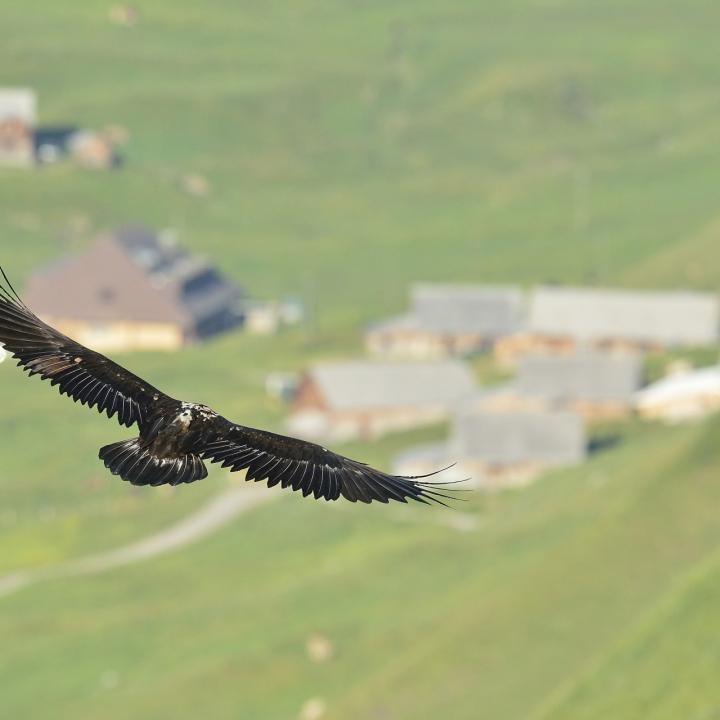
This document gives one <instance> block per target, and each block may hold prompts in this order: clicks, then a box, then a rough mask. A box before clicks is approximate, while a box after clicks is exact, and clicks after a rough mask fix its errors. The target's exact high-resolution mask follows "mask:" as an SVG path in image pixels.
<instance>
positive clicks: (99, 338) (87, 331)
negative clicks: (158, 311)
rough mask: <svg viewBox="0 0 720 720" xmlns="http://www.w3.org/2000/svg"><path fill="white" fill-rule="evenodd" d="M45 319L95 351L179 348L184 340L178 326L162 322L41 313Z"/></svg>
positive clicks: (171, 349) (172, 349)
mask: <svg viewBox="0 0 720 720" xmlns="http://www.w3.org/2000/svg"><path fill="white" fill-rule="evenodd" d="M43 319H44V320H45V322H47V323H49V324H50V325H52V326H53V327H54V328H56V329H57V330H59V331H60V332H61V333H64V334H65V335H68V336H69V337H71V338H73V339H74V340H76V341H77V342H79V343H81V344H82V345H85V346H87V347H89V348H90V349H92V350H97V351H99V352H109V351H122V352H127V351H132V350H166V351H174V350H179V349H180V348H181V347H182V346H183V344H184V336H183V331H182V329H181V328H180V327H178V326H176V325H171V324H164V323H135V322H98V323H87V322H80V321H77V320H69V319H66V318H53V317H47V316H45V317H44V318H43Z"/></svg>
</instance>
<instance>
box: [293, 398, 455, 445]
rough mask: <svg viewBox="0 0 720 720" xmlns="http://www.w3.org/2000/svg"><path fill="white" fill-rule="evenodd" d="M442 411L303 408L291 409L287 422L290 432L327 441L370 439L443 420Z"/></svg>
mask: <svg viewBox="0 0 720 720" xmlns="http://www.w3.org/2000/svg"><path fill="white" fill-rule="evenodd" d="M448 416H449V412H448V410H447V409H446V408H433V407H426V408H415V407H413V408H382V409H364V410H344V411H337V410H336V411H333V410H325V409H322V408H320V407H317V406H315V407H313V406H311V405H306V406H304V407H298V406H297V404H296V405H295V407H294V410H293V412H292V413H291V414H290V417H289V419H288V427H289V429H290V430H292V431H293V432H297V433H298V434H300V435H302V436H304V437H308V438H317V439H321V438H323V439H327V440H335V441H339V440H352V439H355V438H363V439H373V438H377V437H381V436H382V435H386V434H388V433H390V432H397V431H400V430H409V429H411V428H416V427H421V426H423V425H429V424H432V423H435V422H442V421H443V420H447V419H448Z"/></svg>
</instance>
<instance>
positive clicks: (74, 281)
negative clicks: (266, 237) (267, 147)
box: [25, 226, 243, 351]
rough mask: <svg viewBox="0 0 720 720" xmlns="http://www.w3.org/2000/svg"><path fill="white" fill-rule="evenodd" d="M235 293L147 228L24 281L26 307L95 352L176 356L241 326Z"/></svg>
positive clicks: (123, 233) (129, 230)
mask: <svg viewBox="0 0 720 720" xmlns="http://www.w3.org/2000/svg"><path fill="white" fill-rule="evenodd" d="M242 297H243V296H242V292H241V291H240V290H239V289H238V288H237V287H236V286H235V285H233V284H232V283H230V282H228V281H227V280H226V279H225V278H223V277H222V276H221V275H220V274H219V273H218V271H217V270H215V269H214V268H213V267H211V266H210V265H209V264H208V263H207V262H206V261H205V260H203V259H202V258H199V257H196V256H193V255H190V254H189V253H188V252H186V251H185V250H183V249H182V248H181V247H179V246H178V245H177V244H176V243H175V242H174V241H172V240H171V239H168V238H165V237H162V236H160V235H158V234H156V233H155V232H153V231H151V230H148V229H147V228H144V227H140V226H128V227H124V228H121V229H119V230H117V231H116V232H114V233H111V234H109V235H106V236H102V237H100V238H98V240H97V241H96V242H95V243H94V244H92V245H91V246H90V247H89V248H88V249H87V250H86V251H85V252H83V253H81V254H79V255H75V256H72V257H68V258H65V259H63V260H61V261H59V262H57V263H55V264H53V265H52V266H50V267H48V268H46V269H45V270H42V271H39V272H36V273H35V274H34V275H33V276H32V277H31V279H30V281H29V284H28V287H27V290H26V293H25V301H26V302H27V304H28V305H29V306H30V307H31V308H32V309H33V310H34V311H35V312H36V313H38V315H40V316H41V317H42V318H43V319H44V320H46V321H47V322H49V323H50V324H52V325H53V326H55V327H56V328H58V330H60V331H61V332H63V333H65V334H66V335H69V336H70V337H72V338H74V339H76V340H78V341H79V342H81V343H83V344H85V345H87V346H89V347H91V348H94V349H96V350H102V351H107V350H122V351H125V350H177V349H178V348H180V347H181V346H183V345H185V344H187V343H192V342H195V341H198V340H202V339H204V338H207V337H210V336H212V335H215V334H217V333H220V332H223V331H225V330H229V329H231V328H233V327H235V326H237V325H238V324H240V323H241V322H242Z"/></svg>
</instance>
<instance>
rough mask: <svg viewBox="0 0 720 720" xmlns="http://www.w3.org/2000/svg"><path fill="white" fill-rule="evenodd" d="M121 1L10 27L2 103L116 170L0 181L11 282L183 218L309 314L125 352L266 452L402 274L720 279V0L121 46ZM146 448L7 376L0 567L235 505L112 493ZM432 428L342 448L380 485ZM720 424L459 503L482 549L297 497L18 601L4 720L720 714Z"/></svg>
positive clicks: (182, 30)
mask: <svg viewBox="0 0 720 720" xmlns="http://www.w3.org/2000/svg"><path fill="white" fill-rule="evenodd" d="M111 4H112V3H110V2H107V1H106V0H103V2H100V0H85V1H84V2H70V0H52V2H51V1H50V0H38V2H35V3H31V4H27V3H3V4H2V5H0V27H2V28H4V29H5V30H6V32H5V33H4V35H3V42H2V43H0V86H2V85H28V86H32V87H34V88H36V89H37V91H38V93H39V101H40V119H41V124H45V125H53V124H73V123H77V124H80V125H85V126H88V127H95V128H101V127H103V126H106V125H110V124H113V125H119V126H122V127H123V128H125V129H126V130H127V131H128V133H129V142H128V144H127V146H126V147H125V148H124V149H123V154H124V158H125V163H124V166H123V167H122V168H121V169H120V170H118V171H115V172H111V173H95V172H91V171H85V170H82V169H79V168H76V167H73V166H72V165H70V164H63V165H58V166H55V167H46V168H42V169H38V170H35V171H11V170H3V169H0V262H2V264H3V265H4V266H6V268H7V269H8V270H9V271H10V272H11V275H12V277H13V278H15V279H17V280H18V283H17V284H18V285H22V282H23V280H24V279H25V278H26V277H27V275H28V273H29V272H31V270H32V268H33V267H35V266H36V265H37V264H39V263H43V262H46V261H49V260H51V259H54V258H55V257H57V256H59V255H62V254H64V253H67V252H70V251H73V250H75V249H79V248H82V247H83V246H84V245H85V244H86V243H87V242H89V241H90V239H91V238H92V237H93V236H94V234H95V233H96V232H97V231H100V230H103V229H106V228H109V227H112V226H113V225H116V224H119V223H124V222H127V221H129V220H133V221H140V222H144V223H147V224H150V225H153V226H156V227H167V226H170V227H173V228H175V229H176V230H177V232H178V236H179V238H180V239H181V241H182V242H183V243H185V244H186V245H188V246H189V247H191V248H192V249H194V250H197V251H199V252H202V253H205V254H207V255H208V256H210V257H211V258H212V259H213V260H215V261H216V262H217V263H218V265H219V266H220V267H221V268H222V269H223V270H224V271H225V272H226V273H227V274H229V275H230V276H232V277H233V278H234V279H235V280H237V281H238V282H240V283H241V284H243V285H245V286H246V287H247V288H248V290H249V291H250V292H251V293H252V294H254V295H256V296H261V297H271V296H280V295H298V296H300V297H302V298H303V299H304V300H305V302H306V303H307V305H308V308H309V310H310V314H311V322H310V323H309V324H308V326H307V327H306V328H303V329H301V330H298V331H296V332H293V333H289V334H286V335H282V336H280V337H277V338H250V337H246V336H244V335H242V334H237V335H232V336H229V337H225V338H223V339H220V340H218V341H216V342H213V343H210V344H208V345H204V346H202V347H198V348H193V349H190V350H188V351H186V352H183V353H180V354H177V355H172V356H166V355H142V356H132V357H124V358H122V361H123V362H125V363H127V364H128V365H129V366H130V367H132V368H133V369H134V370H135V371H136V372H138V373H140V374H142V375H144V376H145V377H147V378H148V380H149V381H151V382H153V383H155V384H158V385H160V386H161V387H162V388H163V389H164V390H166V391H167V392H169V393H170V394H172V395H175V396H178V397H183V398H187V399H192V400H197V401H202V402H206V403H208V404H210V405H212V406H214V407H216V408H217V409H218V410H219V411H221V412H222V413H223V414H225V415H227V416H229V417H233V418H236V419H238V420H240V421H243V422H247V423H249V424H257V425H267V426H270V427H275V428H279V427H281V422H282V416H283V413H284V408H283V407H282V406H280V405H279V404H278V403H276V402H274V401H272V400H270V399H268V398H267V397H266V395H265V393H264V390H263V381H264V378H265V374H266V372H267V371H269V370H294V369H299V368H301V367H303V366H304V365H306V364H307V363H308V362H311V361H312V360H313V359H316V358H326V357H335V356H348V355H351V354H353V353H356V352H358V351H359V350H360V346H361V345H360V334H359V333H360V330H361V329H362V327H363V325H364V324H365V323H366V322H368V321H369V320H372V319H375V318H378V317H382V316H385V315H388V314H391V313H394V312H397V311H399V310H400V309H401V308H403V307H404V305H405V302H406V293H407V287H408V284H409V283H410V282H413V281H416V280H440V281H453V282H463V281H470V282H478V281H488V282H520V283H526V284H529V283H533V282H540V281H551V280H554V281H565V282H582V283H587V284H618V285H628V286H639V287H655V286H660V287H686V286H688V287H693V288H698V289H710V290H717V288H718V285H719V284H720V236H719V234H718V233H719V230H718V228H720V224H719V220H718V207H717V187H718V185H719V184H720V162H719V161H720V142H719V141H720V126H719V125H718V123H717V121H716V118H717V113H718V110H719V109H720V99H719V97H718V93H717V83H718V75H719V70H718V63H717V51H716V45H717V43H716V37H715V36H716V34H717V33H716V28H717V26H718V22H719V21H720V7H718V6H717V4H716V3H712V2H709V1H708V0H692V1H691V2H680V1H679V0H653V2H650V0H638V1H637V2H633V3H621V2H618V1H617V0H610V1H609V2H604V3H602V4H601V5H599V4H598V3H592V2H590V1H589V0H572V1H571V0H553V1H552V2H550V1H548V2H537V1H535V0H511V1H510V2H499V1H489V0H488V1H482V2H476V1H471V0H459V1H458V2H453V3H440V2H437V1H431V0H415V1H414V2H412V3H409V2H402V1H396V2H387V1H384V2H381V1H380V0H365V1H364V2H362V3H357V2H356V3H347V2H341V1H340V0H299V1H298V2H295V3H291V4H288V3H279V2H263V3H256V2H250V1H249V0H235V1H233V2H230V0H212V2H206V3H196V2H190V0H172V1H171V0H148V1H147V2H143V3H142V4H139V5H140V22H139V24H138V25H137V26H136V27H133V28H124V27H118V26H116V25H113V24H112V23H111V22H110V21H109V20H108V11H109V8H110V6H111ZM189 173H194V174H200V175H202V176H204V177H205V178H207V180H208V181H209V184H210V188H211V190H210V193H209V195H208V196H207V197H192V196H190V195H188V194H187V193H186V192H185V191H184V190H183V188H182V178H183V176H185V175H186V174H189ZM703 357H705V355H703ZM485 365H486V362H485V361H484V360H481V361H479V363H478V367H479V368H480V369H481V370H482V372H483V373H484V374H487V375H488V376H492V373H493V369H492V368H487V367H485ZM655 370H657V368H655ZM655 370H654V371H655ZM218 378H222V382H219V381H218ZM130 432H131V431H128V430H125V429H121V428H119V427H115V426H113V425H112V424H111V423H108V422H107V421H106V420H103V419H102V418H100V417H99V416H93V414H92V413H89V412H88V411H87V410H86V409H85V408H81V407H75V406H73V405H72V404H71V403H69V402H68V401H67V399H60V398H58V397H57V396H55V395H53V392H52V391H50V390H49V388H48V387H44V386H43V384H41V383H40V382H38V381H34V382H31V381H28V380H25V379H23V378H22V376H21V374H20V373H19V371H17V370H15V369H14V368H12V367H11V365H10V363H4V364H3V365H1V366H0V455H1V459H2V462H1V463H0V576H2V575H3V574H5V573H7V572H11V571H15V570H18V569H22V568H26V567H38V566H48V565H53V564H55V563H59V562H62V561H63V560H65V559H69V558H74V557H78V556H81V555H85V554H88V553H94V552H96V551H98V550H102V549H107V548H112V547H116V546H118V545H120V544H123V543H126V542H131V541H133V540H135V539H137V538H138V537H142V536H144V535H146V534H147V533H150V532H152V531H154V530H157V529H159V528H163V527H166V526H167V525H168V524H170V523H172V522H173V521H175V520H177V519H178V518H181V517H183V516H185V515H186V514H187V513H189V512H190V511H192V510H193V509H195V508H197V507H198V506H199V505H201V504H202V503H203V502H204V501H205V500H206V499H207V498H209V497H211V496H212V495H214V494H215V493H217V492H218V491H219V490H221V489H222V488H224V487H225V485H226V483H227V479H226V478H225V477H224V476H222V475H221V474H218V473H214V474H213V476H212V477H211V478H210V479H209V480H208V481H206V482H204V483H199V484H197V485H195V486H192V487H189V488H183V491H182V492H174V493H173V492H166V491H161V492H155V491H149V492H142V491H134V490H133V489H131V488H129V487H127V486H126V485H125V484H123V483H120V482H118V481H117V480H114V479H113V478H111V477H110V476H108V475H107V474H106V473H104V472H103V468H102V466H101V465H100V463H99V462H98V461H97V460H96V459H95V456H96V452H97V449H98V447H99V446H100V445H102V444H105V443H108V442H113V441H115V440H118V439H121V438H122V437H125V436H127V437H129V436H130ZM442 432H443V431H442V429H441V428H434V429H430V430H428V431H422V432H419V433H412V434H409V435H405V436H399V437H393V438H389V439H387V440H386V441H383V442H382V443H378V444H376V445H373V446H368V445H355V446H353V447H351V448H348V450H350V451H351V452H353V453H355V454H357V455H359V456H360V457H363V458H364V459H367V460H369V461H372V462H377V463H380V464H383V465H386V464H387V463H388V461H389V458H390V456H391V455H392V454H393V453H394V452H396V451H397V450H398V449H400V448H401V447H404V446H406V445H409V444H412V443H414V442H417V441H425V440H430V439H434V438H436V437H440V436H441V434H442ZM719 432H720V424H718V422H717V421H715V422H712V423H708V424H700V425H697V426H692V427H685V428H675V429H667V428H660V427H653V426H647V427H635V426H631V427H626V428H623V433H624V435H625V440H624V442H623V443H622V444H621V445H620V446H618V447H616V448H614V449H612V450H610V451H607V452H605V453H604V454H602V455H598V456H597V457H595V458H594V459H593V461H592V462H591V463H590V464H588V465H587V466H584V467H582V468H579V469H576V470H573V471H569V472H564V473H558V474H555V475H551V476H549V477H547V478H546V479H544V480H543V481H542V482H541V483H539V484H538V485H537V486H535V487H533V488H530V489H528V490H527V491H523V492H518V493H508V494H503V495H499V496H498V495H494V496H490V497H475V498H474V499H473V500H472V501H471V502H470V503H469V505H468V506H467V512H468V513H469V514H470V515H471V516H472V517H473V518H475V521H476V525H477V528H476V530H475V531H474V532H460V531H459V530H458V529H453V527H449V526H448V523H449V524H450V525H452V523H453V522H455V523H456V524H457V521H454V520H452V518H456V517H457V518H460V525H461V526H463V527H466V524H465V525H464V524H463V522H464V520H463V519H464V516H463V515H459V516H458V515H453V514H452V513H448V512H445V511H442V510H441V511H427V510H426V509H424V508H414V509H411V508H394V509H393V508H386V509H384V508H380V509H375V508H353V507H344V506H340V507H327V506H324V505H316V504H313V503H312V502H308V501H302V500H301V499H298V498H289V497H288V498H284V499H283V500H281V501H279V502H278V503H277V504H275V505H272V506H268V507H264V508H262V509H259V510H256V511H254V512H253V513H252V514H249V515H247V516H245V517H243V518H242V519H240V520H239V521H238V522H237V523H235V524H234V525H232V526H231V527H228V528H226V529H225V530H223V531H222V532H221V533H220V534H218V535H217V536H215V537H213V538H211V539H208V540H206V541H204V542H202V543H201V544H199V545H197V546H195V547H192V548H190V549H187V550H184V551H182V552H179V553H178V554H176V555H173V556H169V557H166V558H162V559H158V560H155V561H152V562H148V563H146V564H144V565H140V566H137V567H134V568H128V569H124V570H121V571H120V570H119V571H115V572H112V573H108V574H106V575H103V576H99V577H95V578H85V579H77V580H73V581H70V580H68V581H55V582H48V583H45V584H40V585H36V586H33V587H30V588H28V589H26V590H24V591H22V592H21V593H19V594H17V595H14V596H10V597H7V598H4V599H0V637H1V638H2V647H3V652H2V653H0V708H1V709H2V710H1V711H0V715H1V716H3V717H4V716H6V715H7V716H8V717H17V718H35V717H48V716H51V717H57V718H68V719H70V718H72V719H73V720H77V719H83V718H88V719H90V718H93V719H94V718H97V717H103V718H108V719H109V720H113V719H114V718H118V719H119V718H129V717H132V718H155V717H168V716H174V717H177V718H195V717H199V716H207V717H213V718H233V719H234V718H237V717H243V718H248V719H249V720H256V719H257V720H266V719H267V720H275V719H276V718H277V719H279V718H294V717H297V714H298V711H299V708H300V707H301V705H302V704H303V703H304V702H305V701H306V700H307V699H308V698H310V697H321V698H324V699H325V701H326V702H327V704H328V713H327V715H326V718H330V719H333V718H342V720H354V719H355V718H357V719H358V720H359V719H362V720H406V719H410V718H412V720H423V719H424V718H428V719H430V718H433V719H435V718H437V717H439V716H441V717H442V716H444V717H447V718H449V719H450V720H463V719H464V718H467V719H468V720H470V719H472V720H476V719H477V718H478V717H483V718H484V717H487V718H493V720H501V719H503V718H507V719H508V720H517V719H518V718H530V719H531V720H549V719H554V718H562V719H563V720H564V719H565V718H568V719H570V718H572V719H573V720H575V719H584V718H601V717H602V718H607V717H613V718H619V719H627V720H646V719H647V718H659V719H660V718H663V719H664V718H668V719H671V718H672V719H674V718H678V717H683V718H684V717H688V718H697V719H698V720H699V719H700V718H703V719H704V718H709V717H713V716H714V714H717V692H716V691H715V689H714V678H716V677H717V675H718V670H719V669H720V668H718V664H719V660H718V654H717V652H716V649H715V648H714V647H713V645H712V642H711V641H708V638H710V639H712V638H713V637H715V636H716V635H717V632H718V629H719V628H718V617H717V613H716V611H715V605H716V604H717V603H716V602H714V600H715V599H716V598H717V595H718V588H719V587H720V585H719V584H718V580H719V576H718V562H720V561H719V560H718V557H717V550H716V549H717V546H718V542H719V541H720V525H719V524H718V522H717V515H718V512H717V508H718V507H719V504H718V500H719V499H720V498H719V497H718V494H719V493H720V483H718V471H717V468H718V463H719V462H720V457H719V455H718V453H719V452H720V451H718V449H717V437H718V433H719ZM463 510H465V508H463ZM313 632H321V633H324V634H327V635H328V636H329V637H330V639H331V640H332V641H333V642H334V643H335V646H336V656H335V658H334V659H333V660H332V661H331V662H329V663H327V664H325V665H315V664H312V663H310V662H309V661H308V660H307V659H306V657H305V653H304V643H305V640H306V638H307V636H308V635H310V634H312V633H313ZM479 713H480V714H479Z"/></svg>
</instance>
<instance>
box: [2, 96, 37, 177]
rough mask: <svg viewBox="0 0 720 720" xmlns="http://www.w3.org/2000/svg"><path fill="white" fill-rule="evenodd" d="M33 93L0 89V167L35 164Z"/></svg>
mask: <svg viewBox="0 0 720 720" xmlns="http://www.w3.org/2000/svg"><path fill="white" fill-rule="evenodd" d="M36 108H37V100H36V97H35V93H34V92H33V91H32V90H29V89H28V88H0V167H2V166H6V167H30V166H32V165H33V164H34V162H35V145H34V143H35V140H34V134H35V123H36V113H37V110H36Z"/></svg>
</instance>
